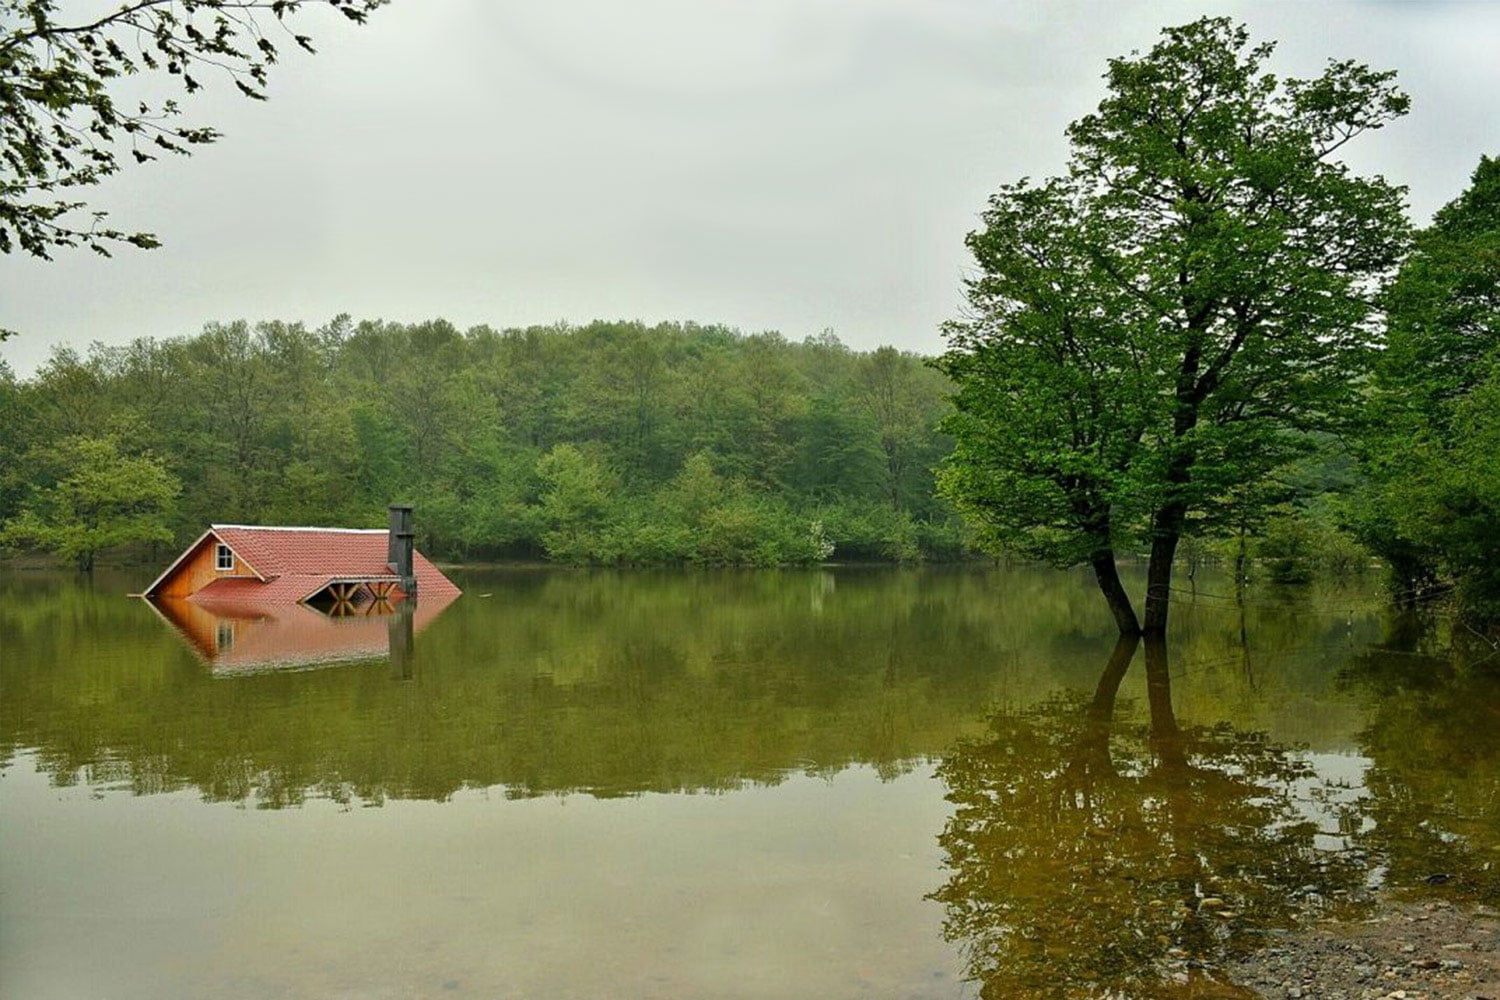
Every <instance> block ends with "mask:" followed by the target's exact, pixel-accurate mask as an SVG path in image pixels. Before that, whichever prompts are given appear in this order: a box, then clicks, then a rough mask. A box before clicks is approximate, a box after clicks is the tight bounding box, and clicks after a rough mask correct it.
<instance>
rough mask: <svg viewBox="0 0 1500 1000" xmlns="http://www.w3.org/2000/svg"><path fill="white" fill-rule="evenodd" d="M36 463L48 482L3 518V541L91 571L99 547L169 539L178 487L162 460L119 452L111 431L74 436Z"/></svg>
mask: <svg viewBox="0 0 1500 1000" xmlns="http://www.w3.org/2000/svg"><path fill="white" fill-rule="evenodd" d="M37 464H38V465H39V466H40V467H42V468H43V469H45V470H47V471H49V472H50V473H51V477H52V480H53V481H52V482H51V483H50V484H49V485H47V486H45V487H42V488H40V489H38V490H36V492H35V493H34V494H33V495H32V496H31V497H30V498H29V499H28V500H27V501H26V503H25V504H24V506H23V507H22V508H21V513H20V515H19V516H18V517H16V518H15V519H14V520H12V521H10V522H9V523H7V524H6V526H5V530H4V531H3V532H0V543H5V544H9V545H17V546H26V547H30V548H38V549H45V550H47V551H49V552H53V553H56V554H57V555H60V556H62V557H63V558H65V559H71V560H73V561H75V562H76V563H77V565H78V568H79V569H80V570H82V571H84V572H89V571H91V570H92V569H93V568H94V557H95V555H96V554H97V553H98V552H100V551H102V550H105V549H111V548H115V547H118V546H121V545H126V544H129V543H131V542H167V541H171V540H172V533H171V531H169V530H168V529H167V512H168V508H169V506H170V505H171V503H172V500H173V498H174V497H176V495H177V492H178V489H179V486H178V483H177V480H176V479H174V478H173V477H172V475H171V473H169V472H168V471H167V470H166V467H165V466H164V465H163V464H162V462H161V460H160V459H158V458H156V457H154V456H152V455H144V454H139V455H132V454H128V453H126V452H123V451H122V450H121V447H120V443H119V441H118V440H116V439H115V438H112V437H105V438H82V437H75V438H67V439H65V440H63V441H60V442H58V443H57V444H56V445H55V446H53V447H50V448H48V449H47V450H46V452H45V453H44V454H43V455H41V456H39V457H38V459H37Z"/></svg>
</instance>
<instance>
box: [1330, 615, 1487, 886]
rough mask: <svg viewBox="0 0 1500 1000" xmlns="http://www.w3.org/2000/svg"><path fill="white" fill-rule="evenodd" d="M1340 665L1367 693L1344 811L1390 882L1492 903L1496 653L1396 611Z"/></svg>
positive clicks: (1354, 682) (1485, 645) (1351, 680)
mask: <svg viewBox="0 0 1500 1000" xmlns="http://www.w3.org/2000/svg"><path fill="white" fill-rule="evenodd" d="M1344 676H1345V680H1346V681H1348V682H1351V683H1353V684H1356V685H1358V686H1359V687H1362V688H1364V689H1366V690H1367V691H1368V692H1369V693H1370V694H1371V695H1372V696H1373V697H1372V698H1371V699H1370V700H1371V702H1372V708H1373V715H1372V716H1371V718H1370V721H1369V723H1368V724H1367V725H1366V726H1365V728H1364V729H1363V731H1361V732H1360V734H1359V744H1360V749H1361V750H1362V751H1363V752H1364V753H1365V755H1366V756H1368V757H1369V758H1370V767H1369V770H1368V771H1367V772H1366V773H1365V781H1364V784H1365V798H1364V799H1363V800H1362V801H1361V802H1359V803H1358V804H1357V812H1356V813H1355V815H1354V816H1352V817H1351V818H1350V819H1346V820H1345V822H1346V823H1347V824H1349V825H1351V826H1355V827H1356V828H1359V829H1361V830H1362V832H1361V834H1360V835H1359V840H1360V842H1361V843H1362V844H1363V845H1365V846H1366V847H1367V848H1368V849H1369V850H1370V851H1371V852H1372V853H1373V854H1376V855H1378V856H1379V857H1381V858H1382V860H1383V861H1384V864H1385V868H1386V880H1387V881H1388V882H1389V883H1390V884H1391V885H1392V886H1396V887H1400V888H1420V889H1421V890H1423V891H1431V892H1434V893H1439V894H1441V895H1443V896H1445V897H1449V898H1466V899H1477V900H1483V901H1485V902H1489V903H1500V655H1496V653H1495V650H1494V649H1493V648H1492V647H1490V646H1489V645H1487V644H1482V643H1475V644H1474V646H1473V647H1472V648H1466V647H1465V644H1464V643H1462V642H1459V643H1457V644H1455V645H1453V646H1452V647H1451V648H1450V646H1449V644H1448V642H1446V641H1445V640H1444V639H1443V637H1442V635H1441V632H1440V631H1438V630H1434V629H1433V628H1431V627H1423V626H1422V625H1421V624H1420V623H1418V622H1416V621H1415V620H1414V619H1410V618H1406V619H1401V620H1398V621H1396V622H1395V623H1394V627H1393V628H1392V629H1391V630H1390V632H1389V634H1388V635H1387V636H1386V639H1385V641H1384V642H1382V643H1380V644H1378V645H1376V646H1372V647H1371V648H1370V649H1369V650H1368V651H1367V652H1366V653H1365V654H1364V655H1362V656H1360V657H1359V658H1358V659H1356V660H1355V661H1354V662H1353V663H1352V664H1351V665H1350V667H1349V668H1348V670H1346V671H1345V675H1344Z"/></svg>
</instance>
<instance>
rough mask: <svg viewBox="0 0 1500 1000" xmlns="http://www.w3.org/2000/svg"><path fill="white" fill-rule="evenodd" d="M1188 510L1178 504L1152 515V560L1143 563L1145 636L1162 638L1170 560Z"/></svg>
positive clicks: (1169, 596)
mask: <svg viewBox="0 0 1500 1000" xmlns="http://www.w3.org/2000/svg"><path fill="white" fill-rule="evenodd" d="M1186 515H1187V511H1186V510H1185V509H1184V508H1183V507H1182V506H1181V505H1179V504H1173V505H1171V506H1168V507H1165V508H1163V509H1162V510H1161V511H1159V512H1158V513H1157V515H1156V517H1155V518H1154V519H1153V524H1152V530H1151V562H1150V564H1148V565H1147V567H1146V622H1145V628H1144V629H1143V632H1144V633H1145V635H1147V636H1155V637H1156V638H1165V637H1166V634H1167V612H1168V611H1169V610H1170V609H1171V607H1172V561H1173V560H1174V559H1176V558H1177V543H1178V542H1179V541H1181V540H1182V523H1183V520H1184V518H1185V517H1186Z"/></svg>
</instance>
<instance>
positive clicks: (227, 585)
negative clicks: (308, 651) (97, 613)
mask: <svg viewBox="0 0 1500 1000" xmlns="http://www.w3.org/2000/svg"><path fill="white" fill-rule="evenodd" d="M210 533H211V534H213V535H215V536H217V537H218V539H219V541H221V542H223V543H224V544H225V545H228V546H229V547H230V548H231V549H233V550H234V552H235V554H236V555H238V556H239V557H240V559H241V560H242V561H243V562H245V563H248V564H249V565H250V566H251V567H252V568H253V569H254V570H255V572H257V573H259V574H260V575H261V576H262V577H264V578H265V579H264V580H252V579H246V578H243V577H239V578H235V577H224V578H221V579H218V580H214V581H212V582H211V583H209V584H207V585H206V586H204V587H202V588H201V589H199V590H198V592H197V593H195V594H193V595H192V597H191V598H190V599H192V600H195V601H199V602H201V603H208V602H216V603H227V604H240V605H242V604H247V603H255V604H296V603H297V602H298V601H302V600H306V599H307V598H308V597H311V596H312V595H313V594H314V593H316V592H317V591H319V590H321V589H322V588H323V587H324V586H326V585H327V584H328V583H329V581H331V580H344V579H349V578H367V577H379V578H382V579H387V580H391V579H394V578H395V574H394V573H393V572H392V569H391V566H390V564H389V563H387V562H386V540H387V534H388V533H387V532H386V531H385V529H383V528H374V529H361V528H273V527H257V526H253V525H240V524H216V525H214V526H213V527H212V528H211V529H210ZM189 551H191V549H190V550H189ZM184 554H186V553H184ZM412 562H413V568H414V569H415V570H416V576H417V596H418V598H419V600H420V599H423V598H433V599H438V598H444V599H447V600H452V599H453V598H455V597H457V596H458V595H459V594H460V593H461V591H460V590H459V589H458V587H456V586H454V584H453V581H451V580H449V579H448V578H447V577H446V576H444V575H443V573H442V571H441V570H439V569H438V568H437V567H436V566H434V565H433V564H432V563H431V562H429V561H428V560H427V557H426V556H424V555H422V553H420V552H417V553H414V555H413V559H412ZM173 568H174V569H175V564H174V567H173ZM171 572H172V570H171V569H169V570H168V571H167V573H164V574H162V577H161V578H159V579H158V580H157V583H155V584H152V586H151V587H150V588H148V591H155V589H156V587H157V586H158V584H160V583H161V581H162V579H165V578H166V577H167V576H169V575H170V574H171Z"/></svg>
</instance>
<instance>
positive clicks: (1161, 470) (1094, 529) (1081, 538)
mask: <svg viewBox="0 0 1500 1000" xmlns="http://www.w3.org/2000/svg"><path fill="white" fill-rule="evenodd" d="M1271 48H1272V46H1270V45H1269V44H1261V45H1251V44H1250V42H1249V36H1248V34H1247V32H1246V31H1245V29H1244V28H1243V27H1239V26H1236V25H1234V24H1233V23H1232V22H1230V21H1229V20H1227V19H1224V18H1203V19H1201V20H1198V21H1195V22H1193V23H1192V24H1188V25H1184V26H1182V27H1178V28H1168V29H1166V30H1165V31H1164V32H1163V37H1162V39H1161V41H1159V42H1158V43H1157V45H1156V46H1155V47H1153V48H1152V49H1151V50H1150V51H1149V52H1147V53H1145V54H1139V53H1135V54H1132V55H1130V56H1127V57H1122V58H1118V59H1113V60H1111V61H1110V63H1109V71H1108V73H1107V75H1106V80H1107V82H1108V87H1109V93H1108V95H1107V96H1106V97H1105V99H1104V101H1103V102H1102V103H1101V104H1100V105H1099V108H1098V111H1097V112H1095V113H1094V114H1091V115H1087V116H1085V117H1084V118H1082V119H1080V120H1078V121H1077V122H1075V123H1073V125H1072V126H1071V127H1070V128H1069V130H1068V136H1069V138H1070V140H1071V142H1072V157H1071V159H1070V161H1069V170H1068V173H1067V174H1066V175H1065V176H1062V177H1058V178H1054V179H1050V180H1047V181H1044V182H1041V183H1033V182H1030V181H1021V182H1018V183H1015V184H1011V185H1008V186H1006V187H1003V188H1002V189H1001V190H1000V191H999V192H998V193H997V194H996V195H995V196H994V197H993V198H992V199H991V200H990V203H989V206H988V208H987V210H986V212H985V214H984V216H983V222H984V226H983V228H982V229H980V230H979V231H977V232H975V233H973V234H971V235H970V237H969V240H968V245H969V248H970V250H971V251H972V252H973V254H974V257H975V262H976V264H977V265H978V273H977V276H976V277H974V278H973V279H971V280H970V281H969V282H968V284H967V292H968V299H969V305H970V307H971V309H970V312H971V317H970V318H967V319H965V320H962V321H956V322H953V323H950V324H948V326H947V334H948V339H949V351H948V353H947V354H945V355H944V356H943V358H942V359H941V361H940V365H941V367H942V368H943V370H944V371H946V372H947V373H948V374H949V375H950V376H951V377H952V378H953V380H954V381H955V382H956V383H957V386H958V390H957V393H956V396H955V405H956V410H957V412H956V414H955V415H954V416H953V417H952V418H950V420H949V421H948V422H947V424H946V425H945V426H946V428H947V429H948V430H949V431H950V432H951V433H952V434H953V435H954V437H955V439H956V447H955V450H954V453H953V457H952V459H951V460H950V462H949V464H948V466H947V469H946V471H945V473H944V476H943V479H942V486H943V489H944V491H945V493H946V494H947V495H948V496H950V497H951V498H952V499H953V500H954V502H955V503H956V504H958V506H959V507H960V508H961V509H962V510H963V512H964V514H965V515H966V516H967V517H968V518H969V519H970V520H971V521H972V522H973V523H974V524H975V527H976V529H977V531H978V533H979V535H980V538H981V540H982V541H983V542H985V543H986V544H988V545H991V546H995V547H1001V548H1006V549H1012V550H1017V551H1020V552H1022V553H1024V554H1027V555H1032V556H1037V557H1042V558H1046V559H1048V560H1050V561H1052V562H1055V563H1058V564H1061V565H1070V564H1073V563H1077V562H1082V561H1085V560H1088V561H1095V562H1096V566H1097V560H1099V559H1100V558H1101V557H1103V558H1106V559H1112V558H1113V552H1114V550H1115V548H1116V547H1117V546H1120V545H1127V544H1142V543H1147V542H1149V544H1150V545H1151V548H1152V562H1153V568H1152V570H1151V573H1150V584H1149V587H1148V594H1147V606H1146V616H1145V617H1146V621H1145V627H1146V629H1147V631H1151V632H1160V631H1161V630H1163V629H1164V628H1165V624H1166V613H1167V607H1168V594H1169V590H1170V587H1169V582H1170V577H1171V564H1172V560H1173V557H1174V555H1175V550H1176V546H1177V542H1178V540H1179V539H1180V537H1181V536H1182V535H1183V534H1184V533H1185V532H1189V531H1196V530H1222V529H1221V528H1220V527H1219V526H1218V525H1217V524H1216V520H1215V519H1214V518H1212V517H1210V516H1209V515H1210V513H1211V512H1213V511H1215V510H1216V509H1217V508H1219V507H1220V506H1222V505H1223V504H1225V503H1226V502H1231V501H1232V502H1233V503H1235V504H1238V505H1239V506H1241V507H1242V508H1244V510H1243V511H1242V512H1241V515H1240V516H1239V518H1238V519H1240V520H1243V519H1244V518H1245V517H1247V516H1249V515H1250V514H1253V513H1254V511H1255V509H1256V508H1257V507H1260V506H1262V505H1264V504H1266V503H1267V501H1266V500H1263V499H1258V493H1257V487H1258V486H1259V485H1260V484H1261V483H1263V482H1265V481H1266V480H1267V479H1268V478H1269V477H1271V476H1273V475H1274V474H1275V473H1277V472H1278V470H1281V469H1282V468H1283V467H1284V466H1286V465H1287V463H1288V462H1290V461H1291V460H1292V459H1294V458H1295V457H1296V456H1297V455H1298V454H1300V453H1302V452H1303V451H1304V450H1305V449H1306V448H1307V447H1308V445H1309V443H1310V441H1309V438H1308V436H1307V432H1309V431H1315V430H1322V429H1335V428H1338V427H1340V426H1342V425H1343V424H1344V423H1345V421H1346V420H1347V418H1348V417H1349V415H1350V413H1351V411H1352V409H1353V406H1354V404H1355V403H1356V402H1357V398H1356V396H1355V393H1354V391H1353V386H1354V384H1355V383H1356V380H1357V379H1358V378H1359V377H1360V375H1361V374H1362V372H1363V371H1364V370H1365V365H1366V362H1367V360H1368V354H1369V352H1368V350H1367V346H1368V344H1369V342H1370V340H1371V338H1372V335H1373V330H1372V329H1371V317H1372V307H1371V303H1370V302H1369V301H1368V297H1367V296H1366V294H1365V292H1366V290H1367V288H1368V287H1369V286H1370V284H1371V283H1372V282H1374V281H1375V280H1377V279H1379V278H1380V277H1381V276H1382V275H1383V274H1384V273H1386V272H1387V271H1388V269H1390V268H1391V267H1392V266H1393V265H1394V264H1395V263H1396V261H1397V260H1398V259H1399V254H1400V252H1401V250H1402V247H1403V238H1404V235H1405V229H1406V224H1405V221H1404V219H1403V215H1402V206H1401V191H1400V189H1399V188H1396V187H1394V186H1392V185H1390V184H1388V183H1386V182H1385V181H1384V180H1383V179H1381V178H1379V177H1375V178H1361V177H1358V176H1356V175H1354V174H1353V173H1351V172H1350V171H1349V170H1348V168H1347V167H1345V166H1344V165H1343V163H1341V162H1340V161H1339V160H1338V159H1337V158H1336V157H1335V153H1336V152H1337V151H1338V150H1339V149H1341V148H1342V147H1343V145H1344V144H1345V143H1346V142H1348V141H1349V140H1351V139H1352V138H1354V137H1356V136H1357V135H1359V134H1360V133H1363V132H1366V131H1369V130H1371V129H1376V128H1379V127H1381V126H1383V125H1384V124H1386V123H1388V122H1389V121H1391V120H1393V119H1394V118H1396V117H1399V116H1400V115H1402V114H1404V113H1405V111H1406V109H1407V104H1408V102H1407V98H1406V97H1405V96H1404V95H1403V94H1401V93H1400V92H1399V91H1398V90H1396V89H1395V87H1394V86H1393V84H1392V82H1391V80H1392V75H1393V74H1391V73H1381V72H1374V71H1371V70H1369V69H1367V68H1365V67H1363V66H1360V65H1357V64H1355V63H1352V62H1332V63H1330V64H1329V66H1328V68H1327V69H1326V70H1325V72H1324V73H1323V74H1322V75H1321V76H1320V77H1317V78H1316V79H1311V80H1299V79H1291V78H1288V79H1279V78H1277V77H1275V76H1273V75H1272V74H1270V73H1269V72H1267V71H1266V70H1265V68H1264V65H1263V64H1264V62H1265V60H1266V58H1267V57H1268V56H1269V54H1270V52H1271ZM1103 583H1104V580H1103V579H1102V578H1101V584H1103ZM1106 593H1108V587H1106ZM1114 603H1115V602H1113V601H1112V604H1114ZM1118 617H1119V614H1118V612H1117V618H1118ZM1130 617H1133V614H1132V615H1131V616H1130ZM1124 627H1125V625H1124V624H1122V628H1124Z"/></svg>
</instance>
